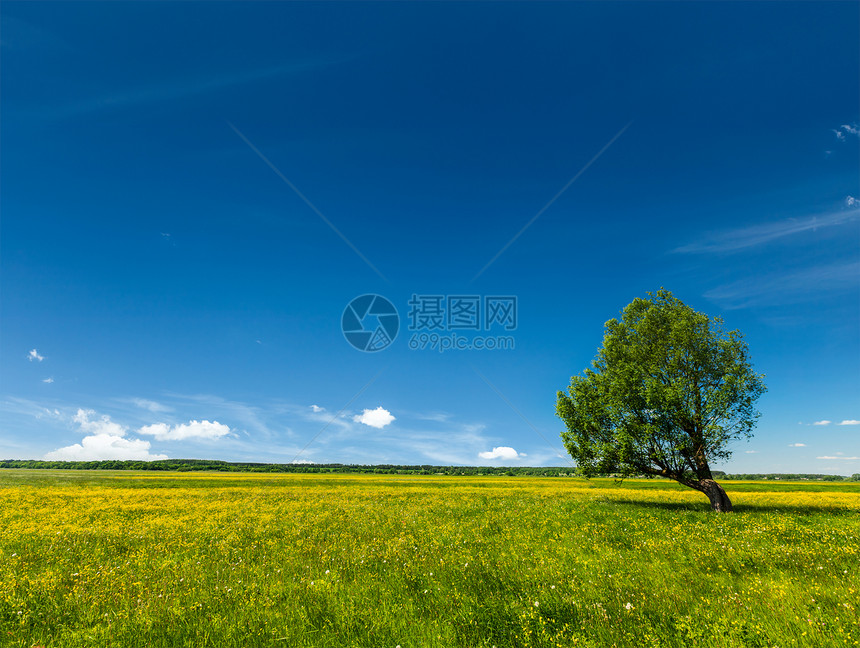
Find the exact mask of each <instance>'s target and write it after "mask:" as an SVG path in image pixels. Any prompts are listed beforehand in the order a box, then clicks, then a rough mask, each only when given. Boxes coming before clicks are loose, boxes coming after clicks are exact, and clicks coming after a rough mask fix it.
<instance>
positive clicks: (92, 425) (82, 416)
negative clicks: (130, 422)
mask: <svg viewBox="0 0 860 648" xmlns="http://www.w3.org/2000/svg"><path fill="white" fill-rule="evenodd" d="M95 414H96V413H95V412H94V411H93V410H85V409H79V410H78V411H77V413H76V414H75V415H74V417H73V418H72V420H73V421H74V422H75V423H77V424H78V425H80V426H81V431H83V432H88V433H90V434H106V435H109V436H118V437H122V436H125V431H126V428H125V427H123V426H122V425H120V424H119V423H114V422H113V421H111V420H110V416H108V415H107V414H105V415H103V416H102V417H101V418H99V419H97V420H95V421H91V420H90V417H91V416H95Z"/></svg>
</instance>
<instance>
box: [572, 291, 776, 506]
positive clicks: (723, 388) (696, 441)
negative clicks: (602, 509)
mask: <svg viewBox="0 0 860 648" xmlns="http://www.w3.org/2000/svg"><path fill="white" fill-rule="evenodd" d="M648 297H649V298H648V299H641V298H637V299H635V300H633V302H632V303H631V304H629V305H628V306H627V307H626V308H625V309H624V310H623V311H622V317H621V320H620V321H619V320H616V319H611V320H609V321H608V322H607V323H606V331H605V335H604V337H603V346H602V347H601V348H600V349H599V350H598V353H597V357H596V358H595V359H594V361H593V362H592V368H590V369H586V370H585V371H584V372H583V375H581V376H574V377H573V378H571V381H570V387H569V389H568V393H564V392H558V401H557V403H556V413H557V415H558V416H559V417H560V418H561V419H562V420H563V421H564V422H565V425H566V428H567V429H566V431H565V432H563V433H562V439H563V441H564V444H565V447H566V448H567V450H568V452H569V453H570V455H571V456H572V457H573V458H574V459H575V460H576V462H577V468H578V470H579V472H580V473H581V474H583V475H585V476H591V475H594V474H598V473H616V474H621V475H623V476H631V475H647V476H652V477H654V476H661V477H667V478H669V479H674V480H676V481H678V482H680V483H681V484H684V485H685V486H689V487H690V488H694V489H696V490H698V491H701V492H703V493H704V494H705V495H707V496H708V498H709V499H710V501H711V506H712V507H713V509H714V510H716V511H730V510H731V509H732V505H731V502H730V501H729V498H728V496H727V495H726V493H725V491H724V490H723V489H722V487H721V486H720V485H719V484H717V483H716V482H715V481H714V479H713V475H712V474H711V468H710V465H709V462H712V461H719V460H725V459H727V458H728V457H729V456H730V454H731V452H730V444H731V442H732V441H734V440H736V439H739V438H744V437H750V436H751V435H752V429H753V426H754V425H755V421H756V419H757V418H758V416H759V413H758V412H757V411H756V410H755V407H754V404H755V401H756V400H757V399H758V397H759V396H761V395H762V393H764V391H765V390H766V388H765V386H764V382H763V381H762V378H763V376H762V375H759V374H756V373H755V372H753V369H752V364H751V362H750V359H749V353H748V349H747V345H746V343H745V342H744V341H743V336H742V335H741V333H740V332H739V331H728V332H726V331H724V330H723V322H722V320H721V319H720V318H714V319H711V318H709V317H708V316H707V315H706V314H704V313H700V312H697V311H695V310H693V309H692V308H690V307H689V306H687V305H686V304H684V303H683V302H682V301H681V300H679V299H677V298H675V297H674V296H673V295H672V293H671V292H669V291H667V290H664V289H660V290H659V291H657V292H656V293H648Z"/></svg>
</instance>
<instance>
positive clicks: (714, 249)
mask: <svg viewBox="0 0 860 648" xmlns="http://www.w3.org/2000/svg"><path fill="white" fill-rule="evenodd" d="M848 198H851V199H852V202H848V199H846V205H847V206H848V207H852V206H853V205H854V202H853V198H852V197H851V196H848ZM858 217H860V209H849V210H847V211H846V210H841V211H834V212H830V213H826V214H820V215H816V216H810V217H808V218H801V219H789V220H785V221H779V222H776V223H764V224H761V225H753V226H751V227H742V228H739V229H734V230H729V231H726V232H719V233H715V234H712V235H710V236H708V237H707V238H706V239H704V240H702V241H697V242H694V243H688V244H687V245H682V246H681V247H678V248H675V249H674V250H673V252H679V253H684V254H691V253H700V254H702V253H720V252H723V253H730V252H738V251H740V250H745V249H748V248H752V247H755V246H758V245H765V244H767V243H770V242H771V241H776V240H778V239H782V238H785V237H788V236H793V235H796V234H802V233H803V232H814V231H816V230H819V229H825V228H828V227H837V226H839V225H845V224H846V223H850V222H853V221H855V220H857V219H858Z"/></svg>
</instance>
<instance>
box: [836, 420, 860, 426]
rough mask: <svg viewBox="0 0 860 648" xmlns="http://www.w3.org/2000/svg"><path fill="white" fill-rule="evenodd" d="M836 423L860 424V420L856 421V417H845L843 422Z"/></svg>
mask: <svg viewBox="0 0 860 648" xmlns="http://www.w3.org/2000/svg"><path fill="white" fill-rule="evenodd" d="M836 425H860V421H855V420H854V419H845V420H844V421H842V422H841V423H837V424H836Z"/></svg>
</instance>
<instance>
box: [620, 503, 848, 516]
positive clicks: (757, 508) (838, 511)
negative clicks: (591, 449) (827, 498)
mask: <svg viewBox="0 0 860 648" xmlns="http://www.w3.org/2000/svg"><path fill="white" fill-rule="evenodd" d="M604 501H605V502H607V503H610V504H624V505H626V506H637V507H639V508H644V509H652V510H659V511H690V512H692V513H710V512H711V505H710V504H708V503H707V502H706V501H704V502H702V503H701V504H699V503H696V504H686V503H682V502H648V501H642V500H634V499H606V500H604ZM734 512H735V513H783V514H786V515H815V514H821V513H827V514H828V515H854V516H856V515H860V509H858V508H840V507H835V506H814V505H812V506H810V505H803V506H792V505H791V504H787V505H781V504H780V505H774V504H735V505H734Z"/></svg>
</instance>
